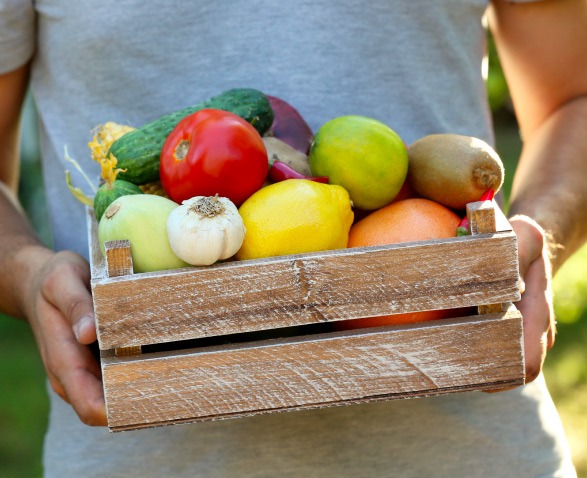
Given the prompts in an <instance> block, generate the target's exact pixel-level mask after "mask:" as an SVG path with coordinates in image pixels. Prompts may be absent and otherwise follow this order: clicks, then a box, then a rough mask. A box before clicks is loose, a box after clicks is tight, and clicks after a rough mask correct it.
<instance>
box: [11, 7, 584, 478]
mask: <svg viewBox="0 0 587 478" xmlns="http://www.w3.org/2000/svg"><path fill="white" fill-rule="evenodd" d="M486 5H487V3H486V1H485V0H459V1H457V0H421V1H419V2H408V1H401V0H372V1H370V2H367V3H365V2H353V1H351V0H339V1H336V2H333V1H324V0H314V1H309V0H298V1H295V2H271V1H268V0H250V1H248V2H229V1H224V0H220V1H216V2H198V1H195V2H180V1H174V2H163V1H152V2H138V1H118V2H114V1H111V0H103V1H101V2H92V3H89V2H85V1H78V2H66V1H64V0H37V1H35V2H32V1H24V0H21V1H19V0H0V71H10V70H11V69H13V68H15V67H17V66H19V65H20V64H22V63H24V61H26V60H27V59H28V58H29V57H31V56H32V57H33V71H32V86H33V92H34V96H35V100H36V103H37V107H38V110H39V118H40V130H41V141H42V151H43V162H44V174H45V183H46V187H47V202H48V206H49V211H50V214H51V222H52V225H53V233H54V244H55V247H56V248H57V249H64V248H67V249H72V250H75V251H77V252H80V253H81V254H84V255H87V245H86V228H85V218H84V213H83V207H82V206H81V205H80V204H79V203H77V202H76V200H75V199H73V198H72V197H71V195H70V194H69V192H68V191H67V189H66V187H65V182H64V174H63V172H64V170H65V169H71V167H70V165H69V164H67V163H65V162H64V160H63V150H64V146H65V145H67V147H68V150H69V153H70V155H71V156H73V157H74V158H76V159H77V160H79V161H80V162H81V163H82V164H83V167H84V169H86V170H87V171H89V172H90V174H94V175H95V176H96V177H97V176H98V168H97V165H96V164H93V163H92V161H91V160H90V159H89V154H88V151H89V150H88V148H87V142H88V141H89V139H90V131H91V130H92V128H94V127H95V126H96V125H98V124H100V123H104V122H106V121H115V122H119V123H128V124H131V125H134V126H140V125H141V124H144V123H145V122H147V121H149V120H152V119H154V118H156V117H158V116H160V115H162V114H164V113H167V112H169V111H172V110H175V109H178V108H181V107H184V106H186V105H189V104H192V103H195V102H198V101H200V100H202V99H206V98H208V97H210V96H213V95H215V94H217V93H219V92H221V91H223V90H226V89H229V88H232V87H253V88H257V89H260V90H262V91H264V92H265V93H268V94H272V95H275V96H280V97H282V98H284V99H286V100H287V101H289V102H290V103H292V104H293V105H294V106H296V107H297V108H298V109H299V110H300V112H301V113H302V114H303V115H304V117H305V118H306V119H307V120H308V122H309V123H310V125H311V126H312V128H313V129H314V130H317V129H318V127H319V126H320V125H321V124H323V123H324V122H326V121H327V120H329V119H331V118H334V117H336V116H340V115H344V114H360V115H365V116H370V117H373V118H376V119H379V120H381V121H383V122H385V123H387V124H388V125H389V126H390V127H392V128H393V129H395V130H396V131H397V132H398V133H399V134H400V136H402V138H403V139H404V141H405V142H406V143H408V144H409V143H411V142H413V141H414V140H415V139H417V138H419V137H421V136H423V135H425V134H429V133H436V132H453V133H461V134H469V135H472V136H477V137H480V138H483V139H485V140H487V141H489V142H492V141H493V136H492V132H491V121H490V114H489V111H488V108H487V105H486V101H485V89H484V81H483V78H482V74H481V70H482V68H481V62H482V58H483V54H484V51H485V31H484V29H483V27H482V15H483V12H484V9H485V8H486ZM73 180H74V183H76V184H77V185H80V186H82V187H83V180H82V179H81V177H79V176H78V175H77V174H75V173H74V177H73ZM72 231H73V232H72ZM50 395H51V402H52V406H51V415H50V421H49V430H48V434H47V439H46V442H45V450H44V459H45V470H46V476H47V477H69V476H84V477H93V476H95V477H103V476H112V477H115V476H125V477H133V476H136V477H144V478H146V477H151V476H153V477H161V476H172V477H184V476H185V477H187V476H189V477H193V476H205V477H232V476H235V477H274V476H280V477H289V476H292V477H293V476H296V477H297V476H300V477H305V476H312V477H314V476H316V477H330V476H349V477H350V476H352V477H368V478H372V477H380V476H401V477H422V476H440V477H444V476H446V477H456V476H492V477H499V476H503V477H508V478H509V477H535V476H557V477H569V476H575V474H574V471H573V468H572V464H571V462H570V455H569V451H568V445H567V443H566V440H565V438H564V435H563V431H562V427H561V423H560V420H559V418H558V415H557V413H556V410H555V409H554V406H553V404H552V401H551V400H550V397H549V395H548V391H547V389H546V386H545V384H544V381H543V379H542V377H540V378H539V379H538V380H537V381H536V382H534V383H532V384H530V385H528V386H525V387H520V388H518V389H516V390H513V391H509V392H504V393H498V394H484V393H477V392H472V393H467V394H460V395H452V396H444V397H435V398H426V399H412V400H399V401H390V402H381V403H374V404H366V405H353V406H348V407H335V408H329V409H324V410H312V411H302V412H293V413H280V414H273V415H267V416H258V417H251V418H243V419H233V420H227V421H219V422H210V423H202V424H192V425H181V426H174V427H166V428H159V429H150V430H142V431H136V432H126V433H122V434H110V433H109V432H108V431H107V430H106V429H97V428H89V427H86V426H84V425H83V424H81V423H80V422H79V420H78V419H77V418H76V416H75V414H74V413H73V412H72V410H71V409H70V408H69V406H67V405H66V404H65V403H64V402H62V401H61V400H60V399H59V398H58V397H56V396H55V395H54V394H53V393H51V392H50Z"/></svg>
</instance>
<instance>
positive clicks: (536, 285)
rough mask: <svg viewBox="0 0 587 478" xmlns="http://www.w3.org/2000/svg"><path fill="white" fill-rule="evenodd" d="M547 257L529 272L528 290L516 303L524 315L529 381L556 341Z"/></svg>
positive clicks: (537, 262) (527, 275)
mask: <svg viewBox="0 0 587 478" xmlns="http://www.w3.org/2000/svg"><path fill="white" fill-rule="evenodd" d="M545 268H546V265H545V261H544V257H540V258H539V259H537V260H535V261H534V262H533V263H532V264H530V266H529V267H528V270H527V272H526V284H527V287H526V291H525V292H524V295H523V296H522V300H520V301H519V302H518V303H517V304H516V306H517V308H518V309H519V311H520V312H521V314H522V317H523V318H524V355H525V362H526V381H527V382H531V381H533V380H534V379H535V378H536V377H537V376H538V375H539V373H540V371H541V370H542V364H543V363H544V359H545V357H546V352H547V350H548V348H549V345H552V343H553V342H554V312H553V309H552V301H551V300H550V294H549V291H550V283H549V277H548V276H547V275H546V274H545V270H546V269H545Z"/></svg>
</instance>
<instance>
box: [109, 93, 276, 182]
mask: <svg viewBox="0 0 587 478" xmlns="http://www.w3.org/2000/svg"><path fill="white" fill-rule="evenodd" d="M205 108H215V109H220V110H225V111H230V112H231V113H234V114H236V115H238V116H240V117H241V118H243V119H245V120H246V121H248V122H249V123H251V124H252V125H253V126H254V127H255V129H256V130H257V131H258V132H259V134H260V135H263V133H265V131H267V130H268V129H269V127H270V126H271V124H272V123H273V110H272V109H271V105H270V104H269V100H268V99H267V97H266V96H265V95H264V94H263V93H261V92H260V91H257V90H254V89H251V88H237V89H232V90H228V91H225V92H224V93H221V94H220V95H218V96H214V97H213V98H210V99H209V100H206V101H204V102H202V103H198V104H197V105H194V106H190V107H188V108H184V109H182V110H179V111H175V112H173V113H170V114H168V115H165V116H163V117H161V118H158V119H156V120H155V121H152V122H150V123H148V124H146V125H144V126H142V127H141V128H138V129H136V130H134V131H131V132H130V133H126V134H125V135H124V136H122V137H121V138H119V139H117V140H116V141H115V142H114V143H113V144H112V146H111V147H110V150H109V153H108V154H112V155H113V156H114V157H115V158H116V159H117V160H118V163H117V165H118V167H119V168H121V169H126V171H125V172H122V171H121V172H120V173H119V176H118V177H119V178H120V179H124V180H126V181H130V182H131V183H134V184H144V183H148V182H150V181H157V180H158V179H159V154H160V153H161V148H162V147H163V143H165V139H166V138H167V136H168V135H169V133H171V131H172V130H173V128H175V126H176V125H177V123H179V122H180V121H181V120H182V119H183V118H185V117H186V116H187V115H189V114H192V113H195V112H196V111H199V110H202V109H205Z"/></svg>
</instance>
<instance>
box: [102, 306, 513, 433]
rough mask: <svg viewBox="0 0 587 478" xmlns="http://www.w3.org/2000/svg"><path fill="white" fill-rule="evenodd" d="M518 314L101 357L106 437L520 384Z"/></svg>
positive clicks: (511, 310) (511, 313) (510, 312)
mask: <svg viewBox="0 0 587 478" xmlns="http://www.w3.org/2000/svg"><path fill="white" fill-rule="evenodd" d="M521 340H522V324H521V317H520V314H519V312H518V311H516V310H515V309H510V311H508V312H507V313H501V314H493V315H486V316H473V317H468V318H461V319H450V320H447V321H436V322H428V323H422V324H412V325H410V326H399V327H398V326H396V327H384V328H377V329H369V330H367V329H364V330H361V331H354V332H344V333H341V332H337V333H332V334H324V335H321V336H313V337H311V338H297V339H289V340H274V341H266V342H261V343H249V344H244V345H238V346H226V347H215V348H210V349H202V350H188V351H183V352H168V353H159V354H151V355H143V356H142V357H141V356H138V357H137V358H134V357H125V358H118V359H117V358H108V357H105V358H104V359H103V365H102V367H103V377H104V385H105V395H106V404H107V409H108V422H109V426H110V428H111V429H112V430H124V429H131V428H138V427H148V426H155V425H163V424H171V423H180V422H186V421H198V420H209V419H217V418H226V417H236V416H244V415H250V414H256V413H266V412H270V411H283V410H291V409H300V408H315V407H323V406H326V405H340V404H349V403H358V402H363V401H371V400H382V399H389V398H402V397H413V396H426V395H435V394H441V393H452V392H462V391H466V390H473V389H493V388H503V387H506V386H512V385H519V384H521V383H523V376H524V375H523V357H522V347H521Z"/></svg>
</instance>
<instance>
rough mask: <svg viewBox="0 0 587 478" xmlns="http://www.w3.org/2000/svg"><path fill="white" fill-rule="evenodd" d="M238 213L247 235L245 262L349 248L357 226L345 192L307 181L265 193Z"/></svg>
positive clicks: (271, 187)
mask: <svg viewBox="0 0 587 478" xmlns="http://www.w3.org/2000/svg"><path fill="white" fill-rule="evenodd" d="M239 213H240V215H241V216H242V218H243V222H244V225H245V228H246V230H247V233H246V234H245V239H244V242H243V245H242V247H241V248H240V250H239V251H238V252H237V254H236V258H237V259H240V260H244V259H258V258H262V257H270V256H281V255H287V254H299V253H304V252H316V251H325V250H332V249H342V248H345V247H346V245H347V240H348V233H349V229H350V227H351V224H352V222H353V212H352V209H351V201H350V198H349V194H348V192H347V191H346V190H345V189H344V188H343V187H341V186H337V185H329V184H324V183H319V182H315V181H308V180H306V179H288V180H285V181H280V182H278V183H274V184H271V185H269V186H266V187H264V188H263V189H261V190H259V191H257V192H256V193H254V194H253V195H252V196H251V197H250V198H249V199H247V200H246V201H245V202H244V203H243V204H242V206H241V207H240V208H239Z"/></svg>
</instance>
